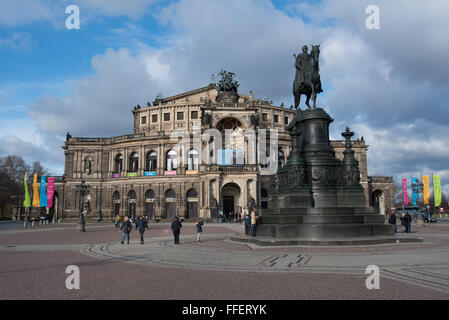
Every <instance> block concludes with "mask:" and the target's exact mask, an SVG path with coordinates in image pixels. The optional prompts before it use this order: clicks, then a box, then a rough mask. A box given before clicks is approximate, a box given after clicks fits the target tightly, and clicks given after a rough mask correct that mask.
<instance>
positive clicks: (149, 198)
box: [145, 189, 156, 220]
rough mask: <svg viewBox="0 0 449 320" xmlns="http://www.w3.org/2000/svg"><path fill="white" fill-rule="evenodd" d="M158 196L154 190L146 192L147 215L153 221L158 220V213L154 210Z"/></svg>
mask: <svg viewBox="0 0 449 320" xmlns="http://www.w3.org/2000/svg"><path fill="white" fill-rule="evenodd" d="M155 201H156V196H155V194H154V191H153V190H151V189H150V190H147V192H145V215H146V216H147V217H148V218H149V219H152V220H156V212H155V210H154V203H155Z"/></svg>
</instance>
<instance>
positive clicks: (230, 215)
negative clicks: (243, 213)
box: [229, 211, 234, 223]
mask: <svg viewBox="0 0 449 320" xmlns="http://www.w3.org/2000/svg"><path fill="white" fill-rule="evenodd" d="M232 222H234V212H232V211H231V212H230V213H229V223H232Z"/></svg>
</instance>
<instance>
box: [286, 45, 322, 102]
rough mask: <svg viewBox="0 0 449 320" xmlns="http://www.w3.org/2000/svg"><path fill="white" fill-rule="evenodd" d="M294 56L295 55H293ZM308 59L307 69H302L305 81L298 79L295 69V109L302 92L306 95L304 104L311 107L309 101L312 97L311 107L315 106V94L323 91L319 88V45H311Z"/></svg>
mask: <svg viewBox="0 0 449 320" xmlns="http://www.w3.org/2000/svg"><path fill="white" fill-rule="evenodd" d="M293 56H294V57H295V58H297V56H296V55H295V54H294V55H293ZM309 57H310V59H309V61H308V63H307V65H308V69H307V70H304V71H303V72H305V75H306V76H305V79H306V81H305V82H304V81H300V78H299V72H298V70H297V71H296V77H295V81H294V82H293V96H294V97H295V109H298V107H299V103H300V101H301V95H302V94H304V95H306V97H307V100H306V105H307V106H308V107H309V108H311V106H310V104H309V101H310V98H312V101H313V108H316V96H317V94H319V93H321V92H323V89H322V88H321V80H320V73H319V71H320V67H319V64H318V62H319V57H320V46H319V45H317V46H312V50H311V51H310V56H309Z"/></svg>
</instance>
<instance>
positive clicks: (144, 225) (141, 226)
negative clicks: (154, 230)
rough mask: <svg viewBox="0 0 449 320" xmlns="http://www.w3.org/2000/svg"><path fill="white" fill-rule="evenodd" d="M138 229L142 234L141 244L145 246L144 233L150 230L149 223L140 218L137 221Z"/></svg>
mask: <svg viewBox="0 0 449 320" xmlns="http://www.w3.org/2000/svg"><path fill="white" fill-rule="evenodd" d="M137 228H138V229H139V232H140V244H143V233H144V232H145V230H148V229H149V228H148V223H147V221H146V220H145V219H144V218H143V217H142V216H139V219H137Z"/></svg>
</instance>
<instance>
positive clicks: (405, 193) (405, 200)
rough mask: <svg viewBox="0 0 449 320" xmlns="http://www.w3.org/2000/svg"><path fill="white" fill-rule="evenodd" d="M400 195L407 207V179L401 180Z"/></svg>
mask: <svg viewBox="0 0 449 320" xmlns="http://www.w3.org/2000/svg"><path fill="white" fill-rule="evenodd" d="M402 194H403V196H404V204H405V206H406V207H407V206H408V195H407V179H402Z"/></svg>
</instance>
